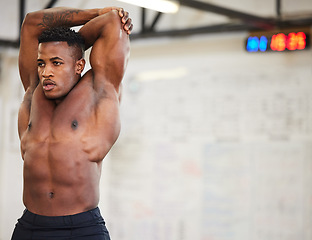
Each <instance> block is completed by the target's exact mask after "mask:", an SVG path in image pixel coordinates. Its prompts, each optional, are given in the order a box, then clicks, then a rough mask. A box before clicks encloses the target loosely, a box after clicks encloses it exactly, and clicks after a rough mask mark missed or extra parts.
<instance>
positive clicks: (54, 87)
mask: <svg viewBox="0 0 312 240" xmlns="http://www.w3.org/2000/svg"><path fill="white" fill-rule="evenodd" d="M74 50H75V48H73V47H69V46H68V44H67V42H46V43H40V44H39V48H38V59H37V62H38V76H39V80H40V84H41V87H42V89H43V92H44V94H45V96H46V97H47V98H48V99H60V98H62V97H64V96H66V95H67V94H68V93H69V91H70V90H71V89H72V88H73V87H74V86H75V84H76V83H77V81H78V80H79V78H80V74H81V71H82V70H83V69H82V70H81V69H80V67H79V64H78V62H79V61H78V60H77V59H75V57H74V56H75V54H74Z"/></svg>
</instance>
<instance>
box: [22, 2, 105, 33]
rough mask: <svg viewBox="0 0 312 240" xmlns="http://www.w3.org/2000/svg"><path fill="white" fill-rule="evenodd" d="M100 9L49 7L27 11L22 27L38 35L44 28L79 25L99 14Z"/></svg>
mask: <svg viewBox="0 0 312 240" xmlns="http://www.w3.org/2000/svg"><path fill="white" fill-rule="evenodd" d="M99 11H100V9H87V10H85V9H75V8H64V7H58V8H50V9H45V10H40V11H36V12H31V13H28V14H27V16H26V17H25V20H24V23H23V28H25V27H27V28H31V30H32V32H33V33H37V34H38V35H39V34H40V32H42V31H43V30H44V29H46V28H50V27H57V26H67V27H73V26H79V25H83V24H85V23H87V22H88V21H90V20H91V19H93V18H95V17H97V16H98V15H99Z"/></svg>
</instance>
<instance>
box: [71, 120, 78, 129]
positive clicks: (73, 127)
mask: <svg viewBox="0 0 312 240" xmlns="http://www.w3.org/2000/svg"><path fill="white" fill-rule="evenodd" d="M71 128H72V129H73V130H76V129H77V128H78V121H77V120H74V121H72V123H71Z"/></svg>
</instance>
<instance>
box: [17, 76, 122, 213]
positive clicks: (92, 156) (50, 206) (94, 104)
mask: <svg viewBox="0 0 312 240" xmlns="http://www.w3.org/2000/svg"><path fill="white" fill-rule="evenodd" d="M28 94H31V95H30V96H29V97H26V98H25V99H29V100H25V101H26V102H24V103H23V104H22V106H21V109H22V111H25V109H23V108H26V112H29V119H28V118H27V117H25V116H23V117H21V116H19V125H20V124H21V125H23V124H24V125H25V121H28V122H27V124H28V128H27V129H25V130H24V131H23V132H22V133H20V136H21V151H22V157H23V159H24V195H23V199H24V204H25V206H26V207H27V208H28V209H29V210H30V211H32V212H34V213H36V214H39V215H46V216H59V215H70V214H75V213H79V212H82V211H86V210H89V209H92V208H94V207H96V206H97V204H98V200H99V190H98V187H99V178H100V174H101V163H102V159H103V158H104V157H105V155H106V154H107V152H108V151H109V150H110V148H111V147H112V145H113V144H114V142H115V141H116V139H117V137H118V134H119V130H120V123H119V114H118V100H117V99H116V98H115V97H114V93H112V90H111V89H110V87H109V86H108V88H107V91H106V92H105V91H104V92H102V93H100V94H99V93H98V92H96V91H95V90H94V89H93V81H92V73H91V72H88V73H87V74H86V75H85V76H84V77H83V78H82V80H81V81H80V82H79V83H78V84H77V85H76V86H75V87H74V88H73V89H72V90H71V91H70V92H69V94H68V95H67V96H66V97H65V99H64V100H62V102H61V103H59V104H58V105H55V103H54V102H53V101H50V100H48V99H46V98H45V97H44V94H43V91H42V89H41V85H40V84H39V85H38V86H37V88H36V89H35V91H33V93H28ZM112 96H113V97H112Z"/></svg>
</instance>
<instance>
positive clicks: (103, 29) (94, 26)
mask: <svg viewBox="0 0 312 240" xmlns="http://www.w3.org/2000/svg"><path fill="white" fill-rule="evenodd" d="M114 24H115V25H118V26H121V20H120V17H119V15H118V12H117V11H108V12H107V13H105V14H101V15H100V16H98V17H96V18H94V19H92V20H91V21H90V22H88V23H87V24H85V25H84V26H83V27H82V28H81V29H80V30H79V33H80V34H81V35H82V36H83V38H84V40H85V44H86V49H88V48H89V47H91V46H93V44H94V43H95V42H96V41H97V39H98V38H99V37H100V36H105V37H106V38H109V37H112V36H113V35H114V34H115V35H116V31H114V30H115V29H116V27H113V26H112V25H114ZM118 29H120V28H118ZM118 33H119V31H117V34H118Z"/></svg>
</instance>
